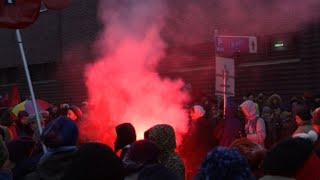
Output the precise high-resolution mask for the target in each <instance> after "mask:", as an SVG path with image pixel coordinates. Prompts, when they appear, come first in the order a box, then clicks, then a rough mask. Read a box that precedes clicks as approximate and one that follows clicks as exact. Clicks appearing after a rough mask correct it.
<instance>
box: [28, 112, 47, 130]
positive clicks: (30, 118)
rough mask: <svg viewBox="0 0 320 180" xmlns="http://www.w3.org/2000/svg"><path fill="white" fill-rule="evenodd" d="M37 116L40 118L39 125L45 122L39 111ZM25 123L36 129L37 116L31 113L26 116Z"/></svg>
mask: <svg viewBox="0 0 320 180" xmlns="http://www.w3.org/2000/svg"><path fill="white" fill-rule="evenodd" d="M39 118H40V123H41V126H43V125H44V124H45V122H44V118H43V117H42V114H41V113H39ZM27 124H29V125H30V127H31V129H32V130H33V131H36V130H37V129H38V123H37V117H36V115H35V114H31V115H29V116H28V117H27Z"/></svg>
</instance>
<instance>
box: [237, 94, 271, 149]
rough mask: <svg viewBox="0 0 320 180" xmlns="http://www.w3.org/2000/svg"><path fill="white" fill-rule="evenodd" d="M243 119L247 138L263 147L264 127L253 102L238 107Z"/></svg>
mask: <svg viewBox="0 0 320 180" xmlns="http://www.w3.org/2000/svg"><path fill="white" fill-rule="evenodd" d="M240 107H241V109H242V111H243V113H244V115H245V118H246V124H245V131H246V133H247V138H248V139H249V140H251V141H253V142H255V143H258V144H261V145H263V143H264V140H265V138H266V127H265V123H264V121H263V119H262V118H260V117H259V114H258V113H257V111H256V107H255V105H254V102H253V101H251V100H247V101H245V102H243V103H242V104H241V105H240Z"/></svg>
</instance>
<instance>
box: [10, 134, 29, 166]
mask: <svg viewBox="0 0 320 180" xmlns="http://www.w3.org/2000/svg"><path fill="white" fill-rule="evenodd" d="M6 146H7V148H8V151H9V159H10V160H11V161H12V162H15V163H17V162H20V161H22V160H25V159H28V158H29V156H30V154H31V152H32V149H33V148H34V146H35V142H34V141H33V139H32V138H31V137H27V136H22V137H17V138H16V139H13V140H11V141H9V142H7V143H6Z"/></svg>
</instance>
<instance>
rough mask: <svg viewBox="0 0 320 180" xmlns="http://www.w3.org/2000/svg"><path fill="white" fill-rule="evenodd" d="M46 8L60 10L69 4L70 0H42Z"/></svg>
mask: <svg viewBox="0 0 320 180" xmlns="http://www.w3.org/2000/svg"><path fill="white" fill-rule="evenodd" d="M42 1H43V3H44V5H45V6H46V8H48V9H51V10H61V9H64V8H66V7H67V6H69V5H70V4H71V0H42Z"/></svg>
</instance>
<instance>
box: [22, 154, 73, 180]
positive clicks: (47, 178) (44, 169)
mask: <svg viewBox="0 0 320 180" xmlns="http://www.w3.org/2000/svg"><path fill="white" fill-rule="evenodd" d="M74 154H75V150H71V151H64V152H57V153H55V154H52V155H50V156H48V157H47V158H46V159H45V160H41V161H40V162H39V164H38V165H37V167H36V168H35V170H34V171H33V172H32V173H30V174H28V175H27V176H25V178H24V180H60V179H61V178H62V177H63V175H64V173H65V169H66V168H67V167H68V166H69V165H70V164H71V162H72V158H73V156H74Z"/></svg>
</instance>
